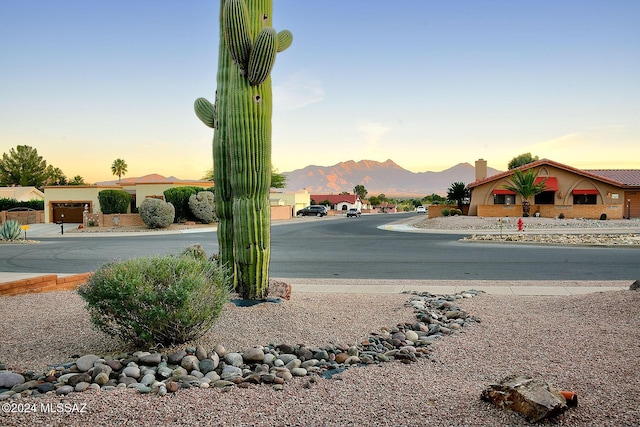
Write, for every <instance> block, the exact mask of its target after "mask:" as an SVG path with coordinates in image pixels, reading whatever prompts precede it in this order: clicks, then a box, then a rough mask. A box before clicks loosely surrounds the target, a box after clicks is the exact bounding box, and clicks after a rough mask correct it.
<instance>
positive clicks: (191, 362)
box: [180, 356, 200, 372]
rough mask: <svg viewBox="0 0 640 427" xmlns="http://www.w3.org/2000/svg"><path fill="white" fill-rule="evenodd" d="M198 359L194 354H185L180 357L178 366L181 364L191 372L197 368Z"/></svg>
mask: <svg viewBox="0 0 640 427" xmlns="http://www.w3.org/2000/svg"><path fill="white" fill-rule="evenodd" d="M199 363H200V361H199V360H198V358H197V357H196V356H185V357H183V358H182V361H181V362H180V366H182V367H183V368H184V369H186V370H187V371H189V372H191V371H193V370H198V364H199Z"/></svg>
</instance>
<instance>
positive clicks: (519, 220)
mask: <svg viewBox="0 0 640 427" xmlns="http://www.w3.org/2000/svg"><path fill="white" fill-rule="evenodd" d="M523 229H524V221H522V218H518V231H522V230H523Z"/></svg>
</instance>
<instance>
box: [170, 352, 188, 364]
mask: <svg viewBox="0 0 640 427" xmlns="http://www.w3.org/2000/svg"><path fill="white" fill-rule="evenodd" d="M186 355H187V352H186V351H184V350H180V351H176V352H175V353H173V354H170V355H169V357H167V363H168V364H170V365H179V364H180V362H182V359H183V358H184V357H185V356H186Z"/></svg>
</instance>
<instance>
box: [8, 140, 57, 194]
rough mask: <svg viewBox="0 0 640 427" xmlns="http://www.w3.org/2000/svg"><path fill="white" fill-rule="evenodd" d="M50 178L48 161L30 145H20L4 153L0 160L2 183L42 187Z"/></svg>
mask: <svg viewBox="0 0 640 427" xmlns="http://www.w3.org/2000/svg"><path fill="white" fill-rule="evenodd" d="M48 178H49V175H48V170H47V162H46V161H45V160H44V159H43V158H42V156H39V155H38V150H36V149H35V148H33V147H29V146H28V145H18V146H17V147H16V148H15V149H13V148H12V149H11V150H9V153H8V154H7V153H4V154H3V155H2V159H1V160H0V185H2V186H11V185H19V186H22V187H28V186H33V187H38V188H40V187H42V186H43V185H45V184H46V183H47V179H48Z"/></svg>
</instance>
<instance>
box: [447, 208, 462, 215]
mask: <svg viewBox="0 0 640 427" xmlns="http://www.w3.org/2000/svg"><path fill="white" fill-rule="evenodd" d="M449 215H451V216H454V215H462V211H461V210H460V209H456V208H453V209H449Z"/></svg>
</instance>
